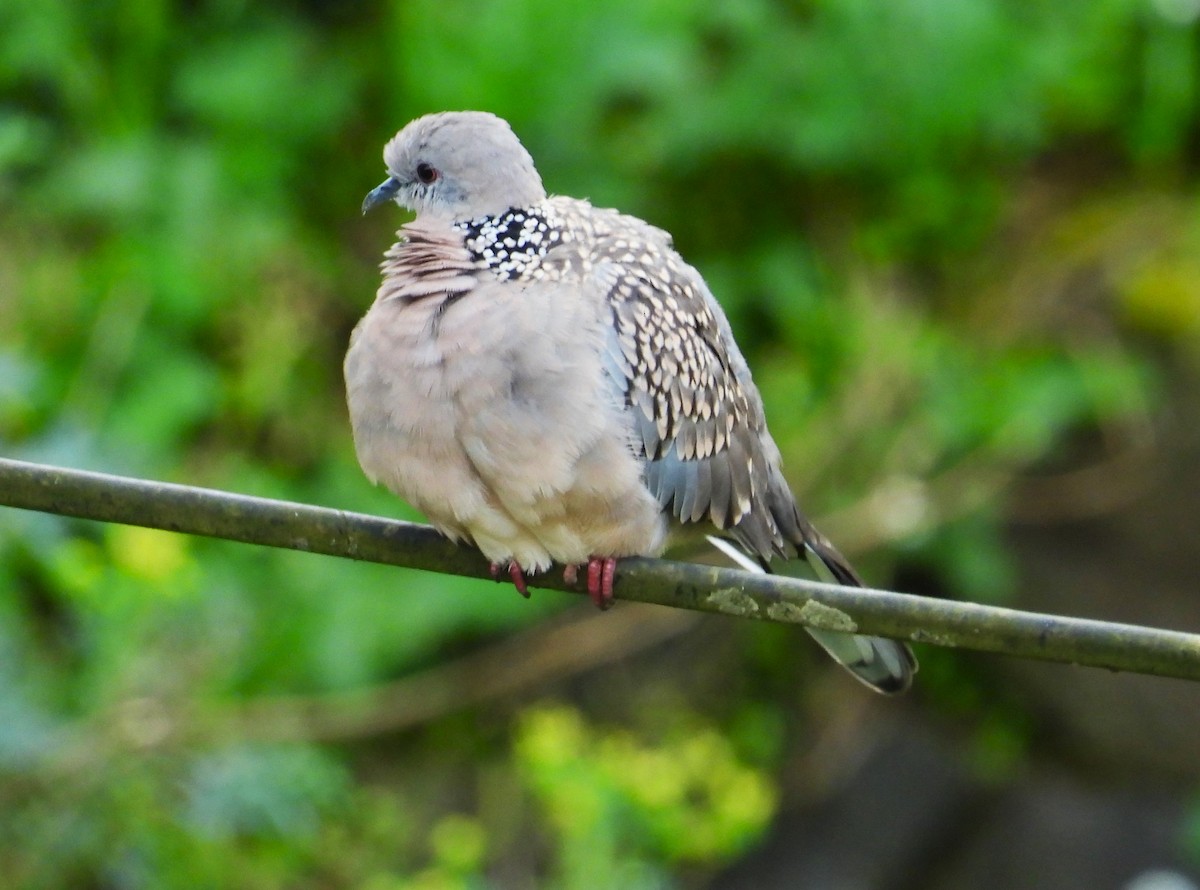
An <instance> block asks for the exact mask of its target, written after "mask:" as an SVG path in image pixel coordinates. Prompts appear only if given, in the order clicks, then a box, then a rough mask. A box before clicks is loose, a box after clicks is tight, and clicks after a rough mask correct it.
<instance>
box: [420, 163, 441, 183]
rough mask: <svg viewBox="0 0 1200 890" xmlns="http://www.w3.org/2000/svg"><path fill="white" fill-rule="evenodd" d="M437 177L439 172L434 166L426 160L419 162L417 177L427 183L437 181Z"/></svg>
mask: <svg viewBox="0 0 1200 890" xmlns="http://www.w3.org/2000/svg"><path fill="white" fill-rule="evenodd" d="M437 178H438V172H437V170H436V169H435V168H434V167H431V166H430V165H429V164H426V163H425V162H424V161H422V162H421V163H419V164H417V179H419V180H421V182H423V183H425V185H429V183H431V182H435V181H436V180H437Z"/></svg>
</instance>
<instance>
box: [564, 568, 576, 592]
mask: <svg viewBox="0 0 1200 890" xmlns="http://www.w3.org/2000/svg"><path fill="white" fill-rule="evenodd" d="M578 580H579V566H577V565H575V563H568V564H567V565H565V566H563V583H564V584H566V585H567V586H568V587H574V586H575V583H576V582H577V581H578Z"/></svg>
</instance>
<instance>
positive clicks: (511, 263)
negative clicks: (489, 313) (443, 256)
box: [454, 207, 563, 280]
mask: <svg viewBox="0 0 1200 890" xmlns="http://www.w3.org/2000/svg"><path fill="white" fill-rule="evenodd" d="M454 228H456V229H458V230H459V231H461V232H462V233H463V242H464V243H465V245H466V248H467V250H469V251H470V252H471V256H472V257H474V258H475V259H476V260H477V261H479V262H481V263H483V264H484V265H485V266H487V268H489V269H491V270H492V272H494V273H495V274H496V275H498V276H499V277H500V278H503V279H506V280H507V279H513V278H522V277H524V276H525V275H526V274H528V273H529V271H530V270H531V269H532V268H533V267H535V266H536V265H537V264H538V262H539V261H540V260H541V258H542V257H544V256H545V255H546V254H547V253H548V252H549V251H550V249H551V248H552V247H554V246H556V245H558V244H561V243H562V242H563V232H562V227H561V223H560V221H559V220H558V219H557V218H555V217H554V216H553V215H552V214H551V213H550V212H549V210H548V209H547V208H545V207H513V208H512V209H510V210H506V211H505V212H504V213H500V214H497V215H495V216H480V217H477V218H476V219H472V220H468V221H466V222H460V223H455V224H454Z"/></svg>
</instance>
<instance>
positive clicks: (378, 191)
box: [362, 176, 400, 214]
mask: <svg viewBox="0 0 1200 890" xmlns="http://www.w3.org/2000/svg"><path fill="white" fill-rule="evenodd" d="M398 191H400V180H399V179H397V178H396V177H395V176H389V177H388V178H387V179H385V180H384V181H383V182H381V183H380V184H379V185H378V186H376V187H375V188H373V189H371V190H370V191H369V192H367V196H366V197H365V198H363V205H362V212H363V213H364V214H365V213H366V212H367V211H368V210H370V209H371V208H372V207H375V206H377V205H379V204H382V203H383V202H384V201H390V200H392V199H393V198H394V197H396V192H398Z"/></svg>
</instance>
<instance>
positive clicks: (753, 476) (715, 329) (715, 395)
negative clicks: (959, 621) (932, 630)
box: [345, 112, 916, 692]
mask: <svg viewBox="0 0 1200 890" xmlns="http://www.w3.org/2000/svg"><path fill="white" fill-rule="evenodd" d="M384 160H385V162H386V164H387V169H388V174H389V176H388V179H387V180H386V181H385V182H384V183H383V184H382V185H381V186H379V188H377V189H375V190H374V191H373V192H371V193H370V194H369V195H368V196H367V199H366V201H365V202H364V209H367V208H369V207H370V206H373V205H374V204H377V203H381V202H383V201H387V200H394V201H395V202H397V203H398V204H401V205H402V206H405V207H408V208H410V209H412V210H415V211H416V214H417V216H416V219H415V221H413V222H411V223H409V224H407V225H405V226H404V227H403V228H402V229H401V231H400V232H399V240H398V241H397V243H396V244H394V245H393V246H392V247H391V249H390V250H388V252H387V254H386V257H385V260H384V263H383V266H382V268H383V282H382V284H381V285H380V288H379V292H378V295H377V297H376V300H375V303H374V305H373V306H372V307H371V309H370V311H369V312H368V313H367V315H366V316H365V317H364V318H363V320H362V321H361V322H360V323H359V325H358V327H357V328H356V329H355V332H354V335H353V337H352V339H351V346H350V351H349V353H348V354H347V356H346V364H345V372H346V383H347V392H348V401H349V406H350V415H351V421H352V425H353V429H354V438H355V446H356V449H357V452H358V456H359V461H360V463H361V464H362V466H363V469H364V470H365V472H366V473H367V475H368V476H369V477H370V478H372V479H373V480H375V481H378V482H381V483H383V484H385V485H387V486H388V487H389V488H390V489H391V490H393V491H394V492H396V493H397V494H399V495H400V496H401V497H403V498H405V499H406V500H408V501H409V502H411V503H412V504H414V506H416V507H417V508H418V509H420V510H422V511H423V512H425V513H426V515H428V517H429V519H430V521H431V522H433V524H434V525H435V526H436V527H437V528H439V529H440V530H441V531H443V532H444V533H445V534H447V535H449V536H450V537H452V538H454V539H456V540H460V541H464V542H468V543H472V544H475V545H476V546H478V547H479V548H480V549H481V550H482V551H483V552H484V554H485V555H486V556H487V557H488V558H489V559H491V560H493V561H495V562H498V563H507V562H510V561H511V562H515V563H517V564H518V565H519V566H520V567H521V568H522V569H524V570H527V571H541V570H545V569H546V568H548V567H549V566H550V565H551V564H552V563H559V564H564V565H565V564H575V563H581V562H584V561H586V560H588V558H589V557H591V556H596V555H600V556H605V557H609V556H611V557H621V556H630V555H649V556H653V555H658V554H660V553H661V552H662V551H663V550H664V548H665V547H666V546H667V544H668V541H669V540H670V539H672V538H676V537H679V535H680V533H681V532H685V531H687V530H688V529H692V530H695V531H698V532H700V533H704V532H708V533H712V534H717V535H720V536H722V537H726V538H729V539H732V540H733V541H735V542H736V543H737V544H738V545H739V546H740V547H741V548H742V549H743V550H744V551H745V552H746V553H748V554H749V555H750V556H751V557H752V558H753V560H754V561H756V562H757V563H758V564H760V565H761V566H763V567H766V566H767V564H768V563H769V561H771V560H772V559H774V558H776V557H780V558H784V559H792V558H795V557H797V556H801V557H806V558H807V559H808V561H809V563H810V564H811V565H812V567H813V568H814V569H815V571H816V572H817V574H818V576H819V577H822V578H823V579H826V580H831V581H836V582H840V583H842V584H851V585H858V586H861V585H862V581H861V579H860V578H859V577H858V575H857V574H856V573H855V571H854V569H853V568H852V567H851V566H850V564H849V563H848V562H847V561H846V559H845V558H844V557H843V556H842V555H841V554H840V553H839V552H838V551H837V550H836V549H835V548H834V547H833V545H832V544H830V542H829V541H828V540H827V539H826V538H825V537H824V536H822V535H821V534H820V533H819V532H818V531H816V529H814V528H813V527H812V525H811V524H810V523H809V522H808V521H807V519H806V518H805V517H804V516H803V514H802V513H801V512H800V510H799V509H798V507H797V505H796V502H795V499H794V497H793V496H792V493H791V491H790V490H789V488H788V485H787V483H786V481H785V480H784V477H783V474H782V472H781V470H780V454H779V449H778V448H777V447H776V445H775V442H774V441H773V440H772V438H771V435H770V433H769V432H768V431H767V426H766V419H765V416H764V413H763V406H762V400H761V398H760V397H759V394H758V391H757V389H756V388H755V386H754V383H753V381H752V379H751V376H750V370H749V368H748V366H747V364H746V361H745V359H744V358H743V357H742V354H741V352H740V351H739V350H738V347H737V345H736V343H735V342H734V339H733V335H732V332H731V331H730V328H729V323H728V321H727V320H726V318H725V315H724V313H723V312H722V311H721V308H720V306H719V304H718V303H717V302H716V300H715V299H714V298H713V296H712V294H711V293H710V292H709V289H708V287H707V286H706V285H705V283H704V280H703V279H702V278H701V276H700V274H699V273H698V272H697V271H696V270H695V269H694V268H692V267H691V266H689V265H688V264H687V263H685V262H684V260H683V259H682V258H681V257H680V256H679V254H678V253H676V251H675V250H674V247H673V246H672V242H671V238H670V236H669V235H668V234H667V233H666V232H664V231H662V230H660V229H657V228H655V227H653V226H651V225H649V224H647V223H645V222H643V221H641V220H639V219H636V218H634V217H630V216H626V215H623V214H620V213H618V212H616V211H614V210H604V209H598V208H595V207H592V206H591V205H590V204H589V203H587V202H586V201H581V200H575V199H572V198H564V197H547V195H546V192H545V189H544V188H543V186H542V182H541V178H540V177H539V176H538V173H537V170H536V169H535V168H534V164H533V160H532V158H531V157H530V156H529V154H528V152H526V150H525V149H524V147H523V146H522V145H521V143H520V142H519V141H518V139H517V137H516V136H515V135H514V134H513V132H512V130H511V128H510V127H509V125H508V124H507V123H506V122H505V121H503V120H501V119H500V118H498V117H495V116H494V115H491V114H486V113H483V112H451V113H444V114H434V115H428V116H425V117H422V118H418V119H417V120H415V121H413V122H412V123H410V124H408V126H406V127H405V128H404V129H403V130H401V131H400V132H399V133H398V134H397V135H396V136H395V137H394V138H393V139H392V140H391V141H390V142H389V143H388V144H387V146H386V148H385V150H384ZM723 549H724V548H723ZM741 561H742V562H743V564H745V563H746V560H741ZM810 632H811V633H812V634H813V636H814V637H815V638H816V639H817V640H818V642H820V643H821V645H822V646H823V647H824V648H825V649H826V650H827V651H829V652H830V654H831V655H833V657H834V658H836V659H837V660H838V661H839V662H841V663H842V664H843V665H845V666H846V667H847V668H848V669H849V670H850V671H852V672H853V673H854V674H855V675H856V676H857V677H858V678H859V679H861V680H863V681H864V682H865V683H867V684H868V685H870V686H871V687H873V688H875V689H877V690H879V691H882V692H898V691H901V690H903V689H906V688H907V687H908V686H909V685H910V683H911V679H912V674H913V673H914V671H915V670H916V661H915V659H914V658H913V656H912V653H911V652H910V651H909V649H908V648H907V646H905V645H903V644H901V643H898V642H895V641H892V640H887V639H882V638H876V637H864V636H856V635H849V634H836V633H829V632H822V631H810Z"/></svg>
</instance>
